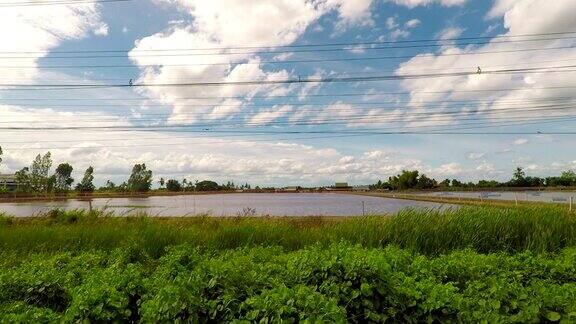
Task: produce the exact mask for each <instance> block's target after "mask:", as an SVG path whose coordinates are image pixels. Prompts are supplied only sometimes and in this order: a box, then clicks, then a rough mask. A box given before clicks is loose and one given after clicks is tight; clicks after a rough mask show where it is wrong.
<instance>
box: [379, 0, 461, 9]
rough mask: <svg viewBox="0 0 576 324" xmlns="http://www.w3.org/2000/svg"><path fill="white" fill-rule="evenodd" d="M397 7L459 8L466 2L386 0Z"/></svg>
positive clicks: (459, 0)
mask: <svg viewBox="0 0 576 324" xmlns="http://www.w3.org/2000/svg"><path fill="white" fill-rule="evenodd" d="M388 1H391V2H393V3H395V4H397V5H401V6H405V7H408V8H415V7H418V6H428V5H431V4H440V5H442V6H445V7H453V6H461V5H463V4H465V3H466V1H467V0H388Z"/></svg>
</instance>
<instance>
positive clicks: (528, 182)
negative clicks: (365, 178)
mask: <svg viewBox="0 0 576 324" xmlns="http://www.w3.org/2000/svg"><path fill="white" fill-rule="evenodd" d="M574 186H576V173H575V172H574V171H572V170H568V171H564V172H562V174H560V176H555V177H546V178H540V177H533V176H527V175H526V172H525V171H524V169H522V168H521V167H517V168H516V170H514V173H513V174H512V177H511V179H510V180H508V181H505V182H499V181H496V180H480V181H478V182H462V181H459V180H457V179H445V180H443V181H440V182H438V181H437V180H436V179H433V178H429V177H427V176H426V175H425V174H423V173H420V172H419V171H418V170H412V171H410V170H404V171H402V172H401V173H400V174H398V175H395V176H391V177H389V178H388V181H382V180H379V181H378V182H377V183H375V184H372V185H371V186H370V189H372V190H407V189H449V188H454V189H484V188H505V187H510V188H530V187H574Z"/></svg>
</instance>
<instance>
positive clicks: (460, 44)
mask: <svg viewBox="0 0 576 324" xmlns="http://www.w3.org/2000/svg"><path fill="white" fill-rule="evenodd" d="M573 39H576V37H575V36H572V37H552V38H539V39H526V40H507V41H485V42H464V43H455V44H450V45H453V46H468V45H488V44H490V45H495V44H517V43H527V42H542V41H552V40H573ZM446 45H447V44H426V45H403V46H385V47H382V46H367V45H364V46H363V47H353V48H350V47H341V48H320V49H301V50H272V51H250V52H224V53H223V52H219V53H168V54H146V55H139V54H133V53H131V52H129V53H126V54H123V55H62V56H46V57H43V58H44V59H97V58H127V57H130V58H134V57H142V58H146V57H193V56H226V55H249V54H266V55H272V54H274V55H276V54H287V53H292V54H293V53H325V52H348V51H351V50H369V51H375V50H391V49H418V48H429V47H444V46H446ZM195 50H196V49H178V50H158V51H162V52H163V53H166V52H167V51H180V52H181V51H188V52H189V51H195ZM1 53H2V52H0V59H26V58H37V57H38V56H37V55H36V56H34V55H30V56H5V55H1ZM128 54H129V55H128Z"/></svg>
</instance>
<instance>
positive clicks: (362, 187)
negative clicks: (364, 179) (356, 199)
mask: <svg viewBox="0 0 576 324" xmlns="http://www.w3.org/2000/svg"><path fill="white" fill-rule="evenodd" d="M353 190H354V191H370V187H369V186H355V187H354V189H353Z"/></svg>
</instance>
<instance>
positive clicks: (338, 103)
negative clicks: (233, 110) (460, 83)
mask: <svg viewBox="0 0 576 324" xmlns="http://www.w3.org/2000/svg"><path fill="white" fill-rule="evenodd" d="M8 100H9V99H8ZM573 100H576V97H540V98H532V99H503V100H498V99H488V100H487V99H469V100H435V101H434V102H432V103H421V104H410V103H405V105H406V107H405V108H417V107H422V106H424V107H434V106H438V104H463V105H466V104H482V103H489V104H491V103H493V104H497V105H501V104H503V103H521V104H522V103H533V102H562V101H573ZM19 105H20V106H21V107H42V108H66V107H73V108H80V107H87V108H101V107H114V108H165V107H167V106H172V105H177V106H178V107H179V108H183V107H189V108H214V107H237V106H240V107H242V108H275V107H276V108H280V107H284V106H291V107H308V106H311V107H314V106H325V107H326V108H329V107H334V106H346V105H350V106H374V105H394V106H399V105H401V103H400V102H398V101H397V100H390V101H384V102H383V101H360V102H359V101H352V102H350V101H335V102H300V101H299V102H290V101H287V102H279V103H278V102H277V103H266V104H257V103H248V104H240V105H238V104H225V103H219V102H217V103H212V104H206V103H205V104H181V103H176V102H172V103H169V104H147V103H144V104H141V103H135V104H131V103H128V104H98V103H92V104H47V103H44V104H31V103H20V104H19ZM441 106H442V107H444V105H441ZM366 108H367V109H373V108H379V107H366ZM380 108H381V107H380ZM353 109H360V108H359V107H354V108H353ZM139 114H140V115H154V114H146V113H143V114H142V113H139ZM97 116H101V115H97Z"/></svg>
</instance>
